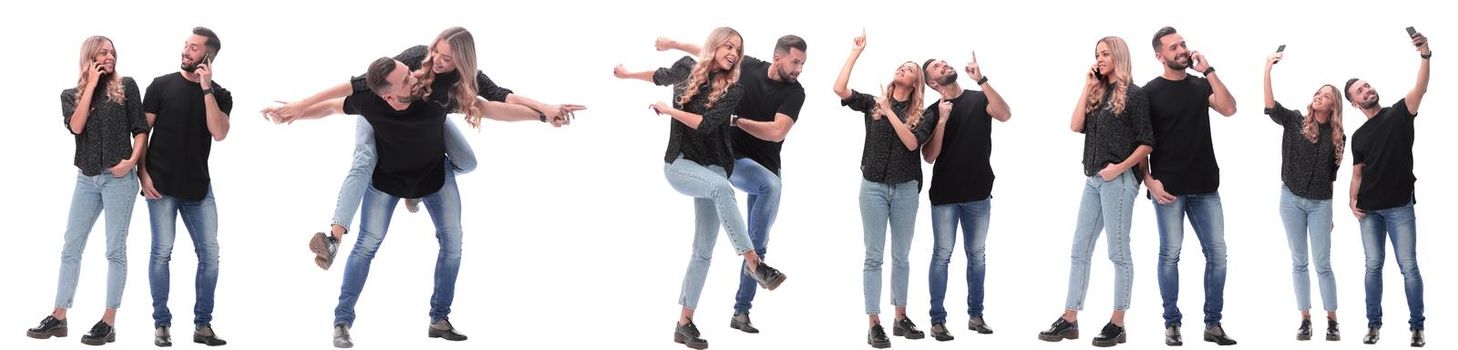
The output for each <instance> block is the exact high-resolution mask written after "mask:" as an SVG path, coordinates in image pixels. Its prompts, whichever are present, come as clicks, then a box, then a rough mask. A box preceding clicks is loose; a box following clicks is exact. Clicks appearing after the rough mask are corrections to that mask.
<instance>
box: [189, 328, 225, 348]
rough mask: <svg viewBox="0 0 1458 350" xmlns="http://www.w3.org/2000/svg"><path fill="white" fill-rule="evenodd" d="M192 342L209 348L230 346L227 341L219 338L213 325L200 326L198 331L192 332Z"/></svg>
mask: <svg viewBox="0 0 1458 350" xmlns="http://www.w3.org/2000/svg"><path fill="white" fill-rule="evenodd" d="M192 342H194V343H198V344H203V345H207V346H223V345H228V341H227V340H223V338H218V334H217V333H214V332H213V326H211V325H202V326H198V327H197V330H195V331H193V332H192Z"/></svg>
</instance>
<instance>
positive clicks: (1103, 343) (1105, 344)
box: [1093, 333, 1129, 348]
mask: <svg viewBox="0 0 1458 350" xmlns="http://www.w3.org/2000/svg"><path fill="white" fill-rule="evenodd" d="M1128 340H1129V339H1128V334H1127V333H1125V334H1120V335H1119V336H1117V337H1114V339H1113V340H1105V341H1099V340H1098V339H1094V341H1093V346H1097V347H1101V348H1107V347H1110V346H1114V345H1119V344H1123V343H1124V342H1126V341H1128Z"/></svg>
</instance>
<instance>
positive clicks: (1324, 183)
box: [1266, 102, 1346, 200]
mask: <svg viewBox="0 0 1458 350" xmlns="http://www.w3.org/2000/svg"><path fill="white" fill-rule="evenodd" d="M1266 115H1269V116H1271V121H1274V122H1276V124H1279V125H1281V127H1282V128H1283V129H1285V130H1284V131H1283V132H1282V135H1281V183H1283V184H1285V185H1286V188H1287V189H1290V190H1291V193H1292V194H1295V195H1297V196H1301V198H1306V199H1315V200H1328V199H1331V191H1332V182H1334V181H1336V173H1337V168H1340V167H1341V165H1340V164H1337V162H1336V153H1335V148H1336V145H1333V144H1332V143H1331V123H1330V122H1327V123H1319V124H1317V125H1318V126H1317V131H1316V142H1311V141H1307V140H1306V135H1302V134H1301V127H1302V125H1301V124H1302V122H1303V119H1305V118H1304V117H1302V116H1301V112H1297V111H1294V110H1291V109H1287V108H1286V107H1283V106H1281V103H1280V102H1276V106H1275V107H1272V108H1266ZM1342 138H1346V135H1343V136H1342Z"/></svg>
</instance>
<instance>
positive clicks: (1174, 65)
mask: <svg viewBox="0 0 1458 350" xmlns="http://www.w3.org/2000/svg"><path fill="white" fill-rule="evenodd" d="M1180 58H1184V59H1185V63H1183V64H1181V63H1180ZM1192 63H1194V62H1190V54H1184V55H1180V56H1176V57H1175V59H1173V60H1169V61H1167V62H1165V63H1164V65H1165V66H1169V69H1174V70H1185V69H1189V68H1190V64H1192Z"/></svg>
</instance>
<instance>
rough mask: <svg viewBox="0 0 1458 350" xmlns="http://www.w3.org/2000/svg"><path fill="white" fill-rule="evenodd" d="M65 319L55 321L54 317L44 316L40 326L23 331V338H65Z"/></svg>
mask: <svg viewBox="0 0 1458 350" xmlns="http://www.w3.org/2000/svg"><path fill="white" fill-rule="evenodd" d="M67 332H68V331H67V330H66V319H64V318H62V319H57V318H56V316H51V315H46V318H43V319H41V321H40V325H38V326H35V328H31V329H27V330H25V336H27V337H31V338H36V339H50V338H51V337H62V338H65V337H66V333H67Z"/></svg>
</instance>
